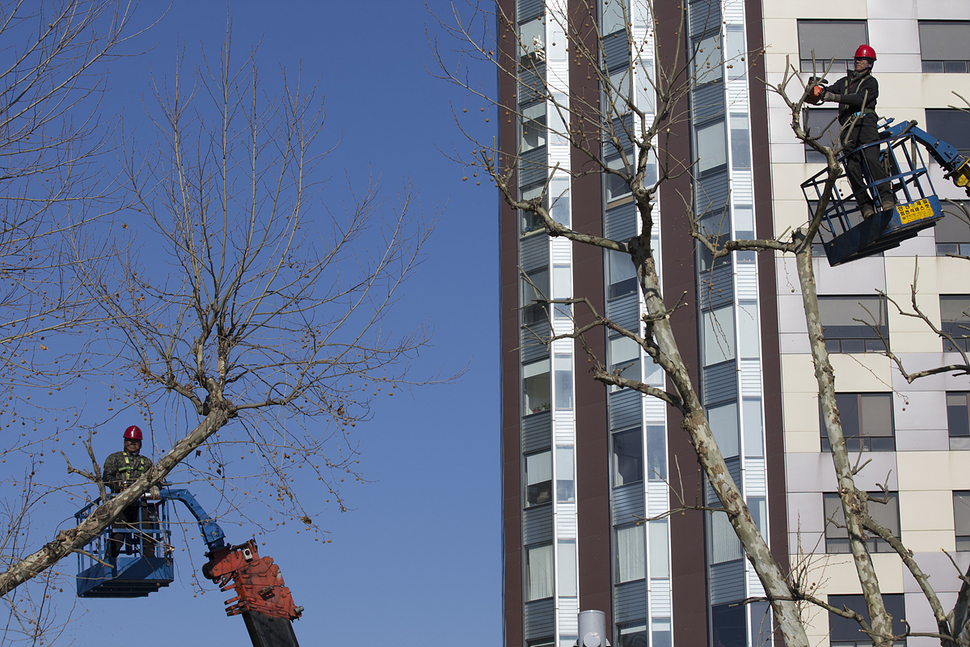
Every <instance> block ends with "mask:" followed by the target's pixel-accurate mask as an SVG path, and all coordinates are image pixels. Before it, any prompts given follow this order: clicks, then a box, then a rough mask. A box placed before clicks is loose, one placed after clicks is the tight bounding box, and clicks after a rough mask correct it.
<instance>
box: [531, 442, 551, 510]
mask: <svg viewBox="0 0 970 647" xmlns="http://www.w3.org/2000/svg"><path fill="white" fill-rule="evenodd" d="M525 481H526V492H525V503H526V507H529V506H534V505H541V504H543V503H551V502H552V452H550V451H544V452H539V453H538V454H532V455H530V456H526V457H525Z"/></svg>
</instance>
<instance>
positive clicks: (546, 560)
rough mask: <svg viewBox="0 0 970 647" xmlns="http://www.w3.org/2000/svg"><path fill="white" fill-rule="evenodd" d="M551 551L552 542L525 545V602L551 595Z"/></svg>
mask: <svg viewBox="0 0 970 647" xmlns="http://www.w3.org/2000/svg"><path fill="white" fill-rule="evenodd" d="M552 552H553V551H552V544H547V545H545V546H527V547H526V549H525V592H526V595H525V599H526V601H527V602H528V601H531V600H542V599H543V598H551V597H552V592H553V588H552V581H553V575H552V574H553V559H552Z"/></svg>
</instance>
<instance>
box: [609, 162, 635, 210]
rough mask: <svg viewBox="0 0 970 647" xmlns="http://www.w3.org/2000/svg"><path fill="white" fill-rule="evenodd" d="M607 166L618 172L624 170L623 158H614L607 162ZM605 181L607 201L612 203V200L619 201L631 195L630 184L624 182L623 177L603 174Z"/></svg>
mask: <svg viewBox="0 0 970 647" xmlns="http://www.w3.org/2000/svg"><path fill="white" fill-rule="evenodd" d="M606 166H607V167H608V168H612V169H616V170H618V171H623V170H624V164H623V158H622V157H614V158H613V159H609V160H607V161H606ZM603 181H604V183H605V184H606V200H607V202H610V201H612V200H619V199H620V198H623V197H625V196H628V195H630V194H631V192H630V184H629V183H628V182H627V181H626V180H624V179H623V178H622V177H620V176H617V175H612V174H610V173H604V174H603Z"/></svg>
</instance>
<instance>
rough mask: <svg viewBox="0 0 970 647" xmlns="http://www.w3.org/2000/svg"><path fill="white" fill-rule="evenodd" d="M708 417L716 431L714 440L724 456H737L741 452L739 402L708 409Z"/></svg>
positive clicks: (712, 428)
mask: <svg viewBox="0 0 970 647" xmlns="http://www.w3.org/2000/svg"><path fill="white" fill-rule="evenodd" d="M707 419H708V421H710V423H711V431H713V432H714V440H716V441H717V446H718V447H719V448H720V449H721V454H722V455H723V456H724V458H730V457H732V456H737V455H738V453H739V450H740V448H739V444H740V441H739V439H738V403H737V402H731V403H729V404H724V405H721V406H719V407H711V408H710V409H708V410H707Z"/></svg>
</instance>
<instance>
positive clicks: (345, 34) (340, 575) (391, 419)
mask: <svg viewBox="0 0 970 647" xmlns="http://www.w3.org/2000/svg"><path fill="white" fill-rule="evenodd" d="M156 4H161V3H155V2H144V3H142V6H141V7H140V8H139V13H138V16H139V21H140V23H141V24H145V23H148V22H150V21H151V19H152V18H153V12H154V11H156V10H157V7H156V6H155V5H156ZM230 5H231V6H230V7H229V10H230V12H231V18H232V21H233V41H234V48H235V50H236V51H237V52H239V53H240V54H241V53H244V52H246V51H248V50H249V49H250V48H251V47H252V46H254V45H256V44H257V43H259V49H258V54H257V59H258V61H259V65H260V71H261V74H262V75H263V77H264V78H265V79H272V78H273V77H274V75H276V74H277V72H278V70H279V67H280V66H285V67H286V68H287V71H288V73H289V74H291V75H292V74H293V73H295V72H296V71H297V70H301V72H302V77H303V78H304V79H307V80H316V79H319V87H320V90H321V91H322V92H323V93H324V94H325V95H326V106H327V119H326V126H325V128H324V138H325V140H326V141H327V142H331V143H336V142H338V141H339V146H338V147H337V149H336V151H335V152H334V153H333V154H332V155H331V156H330V158H329V159H328V161H327V169H328V170H329V172H330V173H332V174H333V176H334V178H335V181H334V182H332V183H331V186H332V187H333V188H332V191H328V192H327V193H325V194H324V198H325V199H326V201H327V202H328V204H331V201H332V204H333V205H334V206H335V207H337V208H339V205H340V203H341V201H342V200H343V199H344V198H345V197H346V194H345V193H343V192H344V191H345V189H344V186H345V184H346V183H345V182H344V181H343V178H344V174H345V173H346V175H347V177H349V178H350V180H351V182H352V183H354V184H357V185H360V186H362V185H363V184H364V183H366V182H367V180H368V177H369V176H370V175H371V174H372V173H373V174H375V175H380V177H381V183H382V185H383V186H384V189H385V192H386V193H387V194H388V195H390V194H393V193H394V192H395V191H397V190H398V189H399V187H400V186H401V183H402V182H403V181H410V182H411V183H413V185H414V187H415V188H416V189H417V190H418V191H419V192H420V199H421V203H422V206H423V208H424V210H425V212H426V213H427V214H429V215H430V214H432V213H433V212H435V211H436V210H443V215H442V216H441V219H440V222H439V223H438V225H437V230H436V232H435V234H434V236H433V238H432V240H431V242H430V244H429V245H428V246H427V248H426V252H427V259H426V262H425V263H424V265H423V266H422V267H421V269H420V271H419V272H418V275H417V276H416V277H415V279H414V280H413V281H412V282H411V283H410V284H409V285H408V286H407V289H406V295H405V297H404V298H403V299H402V300H401V302H400V303H399V304H398V307H397V308H396V310H395V313H396V314H395V317H394V320H393V325H394V326H395V328H399V329H400V330H401V331H405V330H408V329H410V328H413V327H415V326H417V325H420V324H422V323H428V324H430V325H431V326H433V327H434V341H433V346H432V347H431V348H429V349H427V350H426V351H424V352H422V354H421V357H420V359H419V360H418V362H417V363H416V365H415V366H416V369H417V370H418V371H419V372H423V373H426V374H431V373H434V372H437V371H438V370H439V369H444V371H445V372H454V371H458V370H460V369H461V368H462V367H464V366H466V365H467V367H468V370H467V372H466V373H465V375H464V376H463V377H462V378H461V379H460V381H458V382H457V383H455V384H449V385H442V386H433V387H425V388H420V389H416V390H414V391H413V393H412V394H410V395H408V394H406V393H402V394H401V395H402V396H403V397H394V398H387V399H385V400H381V401H379V404H378V407H377V409H376V410H375V415H374V418H373V420H372V421H370V422H368V423H366V424H365V425H358V430H357V431H358V435H357V438H358V439H359V440H360V443H361V445H360V450H361V453H362V457H361V468H362V470H363V472H364V474H365V475H366V477H367V478H369V479H372V480H373V482H371V483H368V484H365V485H360V486H356V489H350V490H349V491H348V493H347V494H348V496H349V504H350V506H351V507H352V510H351V511H350V512H348V513H345V514H340V513H338V512H334V511H330V512H327V513H326V514H325V515H324V516H323V517H321V519H320V520H319V523H320V525H321V526H322V527H323V528H325V529H327V530H329V531H331V533H332V534H331V537H330V538H331V539H332V543H330V544H327V545H326V547H322V546H321V544H320V543H317V542H313V541H311V540H310V539H308V538H307V537H306V535H305V534H304V535H303V536H300V535H296V534H293V533H291V532H288V531H282V532H277V533H273V534H271V535H269V536H266V537H264V538H261V540H265V544H266V545H265V548H261V551H262V554H263V555H267V556H271V557H273V558H274V560H275V561H276V563H277V564H279V565H280V567H281V569H282V573H283V575H284V577H285V579H286V582H287V584H288V586H289V587H290V589H291V591H292V593H293V597H294V599H295V601H296V603H297V604H300V605H303V606H304V607H305V608H306V612H305V615H304V618H303V619H301V620H299V621H298V622H297V623H296V625H295V626H296V632H297V636H298V638H299V639H300V641H301V644H303V645H317V644H324V643H326V644H358V645H364V644H394V645H399V646H401V645H403V646H405V647H406V646H409V645H415V646H416V645H422V646H427V645H436V644H448V643H456V642H460V643H461V644H463V645H469V646H471V647H477V646H479V645H481V646H485V645H497V644H499V642H500V640H501V632H502V630H501V627H502V623H501V559H500V557H501V546H500V538H501V526H500V496H501V493H500V478H499V477H500V460H499V459H500V456H499V390H498V359H499V349H498V311H497V307H498V306H497V304H498V271H497V262H498V256H497V253H498V242H497V236H498V234H497V214H498V209H497V198H496V195H495V193H494V190H493V189H491V188H488V187H487V186H485V185H484V184H483V185H482V186H476V185H475V184H474V183H473V181H468V182H462V179H461V178H462V176H463V175H464V172H463V170H462V169H461V168H460V167H458V166H457V165H455V163H454V162H452V161H450V160H449V159H447V158H446V157H445V155H444V154H443V153H442V152H441V150H449V149H450V148H451V147H452V145H453V144H457V145H458V146H459V147H460V148H461V149H462V150H466V149H469V150H470V145H469V144H468V143H466V142H465V141H464V140H463V136H462V135H461V134H460V133H459V131H458V130H457V128H456V127H455V125H454V122H453V119H452V113H451V107H450V104H451V103H452V102H454V103H456V104H457V105H458V107H459V111H460V108H461V106H462V105H464V101H465V98H464V96H463V94H462V93H461V92H459V91H458V90H457V89H456V88H454V87H453V86H450V85H447V84H445V83H443V82H441V81H439V80H436V79H435V78H433V77H432V76H431V75H430V74H429V71H428V70H430V69H432V68H433V66H434V61H433V59H432V58H431V54H430V48H429V45H428V41H427V35H426V29H427V30H430V31H431V32H435V31H436V27H435V19H434V18H433V17H432V15H431V14H430V13H429V8H430V9H432V10H433V11H435V12H436V13H438V14H439V15H448V13H449V12H450V5H449V4H448V3H447V2H443V1H442V0H432V1H431V2H429V3H428V5H427V6H425V4H424V3H421V2H408V1H402V0H393V1H391V0H375V1H372V2H369V3H346V2H334V1H329V0H276V1H274V2H271V3H268V2H265V1H263V2H257V1H252V0H233V1H232V2H231V3H230ZM225 23H226V3H224V2H210V1H208V0H194V1H191V2H190V1H187V0H174V2H173V3H172V6H171V8H170V9H169V11H168V12H167V13H166V14H165V15H164V16H163V17H162V18H161V19H160V20H159V22H158V24H156V25H155V26H154V27H152V28H151V29H150V30H148V31H147V32H146V33H144V34H142V35H140V36H139V37H138V38H137V39H136V40H135V41H133V42H132V43H130V44H129V45H128V51H131V52H144V53H141V54H138V55H133V56H130V57H126V58H123V59H120V60H116V61H114V62H112V63H111V65H110V69H111V74H110V86H111V89H110V91H109V93H108V95H107V97H106V98H105V101H104V106H105V109H106V111H107V112H109V113H111V114H113V113H115V112H121V113H123V118H124V123H125V126H126V129H127V130H128V131H129V132H133V134H134V137H135V138H136V139H138V138H139V137H143V136H144V137H146V138H147V136H148V135H150V134H151V131H150V129H149V128H148V124H147V123H146V121H145V118H144V110H143V107H142V102H143V101H145V102H150V101H151V97H150V93H149V88H148V84H147V80H148V78H149V76H150V75H151V74H154V75H155V77H156V78H160V77H163V76H165V75H166V74H168V75H169V76H171V74H172V70H173V67H174V61H175V56H176V47H177V43H178V42H181V43H182V44H183V46H184V49H185V52H186V56H187V58H188V60H189V61H194V60H196V59H197V56H198V53H199V51H200V49H201V48H205V49H206V50H207V51H209V52H211V53H212V54H215V55H217V54H218V51H219V48H220V47H221V46H222V42H223V37H224V29H225ZM480 72H481V74H482V79H483V81H484V82H485V84H486V86H487V85H489V84H492V83H493V82H494V76H495V75H494V72H493V71H492V70H488V69H485V70H481V71H480ZM477 105H478V104H476V107H477ZM469 113H471V111H469ZM475 113H478V114H477V116H476V117H475V118H474V119H471V120H469V121H468V122H467V123H465V124H464V125H465V127H466V128H469V129H471V131H472V132H476V133H478V134H479V135H480V136H482V137H483V138H488V139H491V137H492V133H493V125H494V120H493V121H492V122H491V123H485V121H484V115H482V114H481V113H479V112H478V110H477V109H476V110H475ZM153 138H154V136H153V135H152V139H153ZM146 143H147V141H146ZM439 149H441V150H439ZM97 406H98V404H97V403H96V402H92V401H89V402H88V404H87V410H88V411H91V412H92V414H94V415H99V412H97V411H96V409H97ZM121 418H123V415H122V416H121ZM121 418H119V419H121ZM122 428H123V427H119V428H118V430H117V432H118V433H117V434H115V433H114V431H115V430H114V429H113V428H111V429H106V430H105V432H106V433H103V434H99V435H98V437H97V438H98V441H97V443H96V449H97V450H98V452H99V454H100V455H102V456H104V455H106V454H107V453H109V452H111V451H115V449H120V442H117V440H118V439H117V438H116V436H120V432H121V429H122ZM146 449H148V450H149V452H150V451H151V449H150V448H146ZM201 503H202V504H203V505H206V504H207V501H206V500H205V499H204V498H203V500H202V501H201ZM70 512H72V511H68V513H67V514H65V515H64V516H65V517H66V516H68V514H70ZM34 530H35V531H36V530H38V529H37V528H35V529H34ZM226 530H227V534H228V535H229V536H228V539H229V540H230V541H231V542H234V543H241V542H243V541H245V540H246V539H248V538H249V537H250V534H251V532H252V531H251V530H250V529H247V528H238V527H227V528H226ZM50 534H52V532H51V533H38V534H36V535H35V540H36V541H39V540H40V539H41V538H42V537H43V536H48V537H49V536H50ZM178 541H183V540H182V539H181V538H180V539H179V540H178ZM177 548H179V549H181V548H186V549H187V550H188V551H190V552H192V554H193V559H192V562H193V563H194V565H195V566H196V567H198V566H199V565H201V563H202V562H204V557H203V553H204V546H203V545H202V543H201V541H199V540H198V539H195V540H194V541H190V542H189V545H182V546H177ZM184 555H185V553H182V552H181V551H180V552H179V553H177V558H178V559H179V562H178V564H177V573H178V575H177V577H179V579H178V580H177V581H176V582H175V583H173V584H172V585H171V586H170V587H169V588H168V589H165V590H163V591H160V592H159V593H156V594H153V595H152V596H150V597H148V598H145V599H141V600H114V601H112V600H93V601H80V603H79V606H78V608H76V609H75V611H74V621H73V622H72V623H71V624H70V625H69V626H68V627H67V628H66V630H65V633H64V634H63V635H62V636H61V637H60V639H59V640H58V642H57V643H55V644H69V643H70V642H71V641H72V640H73V641H74V642H73V644H78V645H86V644H93V643H94V642H95V640H96V641H97V642H98V643H99V644H111V643H114V642H119V641H136V642H137V643H138V644H140V645H142V646H144V647H152V646H154V645H165V646H166V647H168V646H170V645H172V644H184V645H201V644H208V645H213V646H219V645H244V644H248V637H247V635H246V630H245V626H244V623H243V621H242V620H241V619H239V618H226V617H225V616H224V614H223V610H222V608H223V604H222V602H223V599H225V598H227V597H229V596H228V594H221V593H219V592H218V591H216V590H214V589H213V588H211V587H210V585H209V583H208V582H206V583H205V585H204V586H205V587H206V594H204V595H198V593H197V590H196V589H195V588H194V587H193V585H192V583H191V580H190V577H189V574H190V571H191V566H190V564H189V562H188V560H186V559H184V557H179V556H184ZM61 566H62V567H63V571H64V572H66V573H68V574H69V573H70V571H71V570H72V568H73V562H72V563H63V564H62V565H61ZM66 595H67V594H65V596H66ZM73 603H74V601H73V600H72V599H67V598H66V597H64V596H62V597H60V598H59V599H58V600H57V605H58V607H59V608H61V609H67V608H69V607H70V606H71V604H73Z"/></svg>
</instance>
